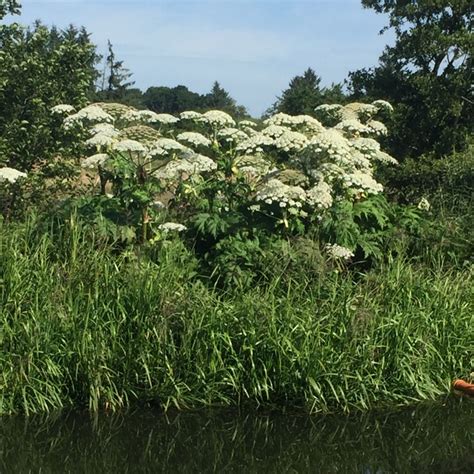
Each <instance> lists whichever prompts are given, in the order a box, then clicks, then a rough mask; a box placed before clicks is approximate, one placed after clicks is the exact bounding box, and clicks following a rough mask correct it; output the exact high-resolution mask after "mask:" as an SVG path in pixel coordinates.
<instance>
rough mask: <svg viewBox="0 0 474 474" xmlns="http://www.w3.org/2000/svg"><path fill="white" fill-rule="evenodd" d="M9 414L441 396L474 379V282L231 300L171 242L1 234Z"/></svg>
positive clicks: (376, 402)
mask: <svg viewBox="0 0 474 474" xmlns="http://www.w3.org/2000/svg"><path fill="white" fill-rule="evenodd" d="M0 231H1V235H2V238H1V240H0V259H1V260H0V282H1V291H0V305H1V307H2V311H1V312H0V331H1V332H0V337H1V345H0V362H1V364H0V387H1V392H0V413H1V412H3V413H6V412H11V411H24V412H35V411H42V410H48V409H53V408H58V407H63V406H66V407H67V406H72V405H74V406H79V407H87V406H88V407H90V408H91V409H93V410H95V409H98V408H101V407H102V408H103V407H108V408H115V409H120V408H121V407H123V406H127V405H128V404H133V403H138V402H143V403H146V402H148V401H154V402H157V403H159V404H160V405H161V406H178V407H180V408H189V407H202V406H216V405H221V406H231V405H236V404H239V403H240V404H245V403H249V402H250V403H251V404H253V405H255V404H260V405H265V406H270V407H271V406H299V407H304V409H305V410H313V412H316V411H326V412H328V411H337V410H339V411H342V410H344V411H354V410H357V409H368V408H373V407H376V406H381V405H401V404H407V403H413V402H415V401H417V400H426V399H434V398H437V397H439V396H442V395H443V394H446V393H447V392H448V391H449V387H450V382H451V380H452V378H454V377H456V376H462V375H464V374H466V373H469V372H470V371H471V370H472V365H471V364H472V353H471V352H470V351H469V348H470V347H471V345H472V340H473V327H474V326H473V324H472V315H473V314H474V298H473V288H474V286H473V285H472V272H470V271H469V269H466V270H463V271H461V270H460V271H457V272H455V271H452V270H446V269H443V268H442V267H440V266H436V265H435V264H434V263H433V265H432V266H431V267H425V266H422V265H421V264H420V265H416V264H414V263H407V262H406V261H404V260H403V259H401V258H400V259H397V260H395V261H394V262H393V263H391V264H390V265H386V266H382V267H381V268H378V269H376V270H373V271H370V272H369V273H367V274H366V275H360V276H359V278H358V281H357V283H355V282H354V281H353V279H352V278H351V277H350V276H348V275H345V274H328V275H326V276H324V277H320V278H319V279H317V277H314V278H313V279H312V280H311V279H308V278H306V277H305V274H304V272H301V273H298V274H295V275H293V276H291V275H289V276H288V275H287V276H286V280H285V282H284V283H282V281H281V280H279V279H278V278H275V279H274V280H272V281H270V282H269V284H268V286H267V287H256V288H252V289H250V290H249V291H247V292H234V293H232V294H228V293H223V292H219V291H217V290H214V289H212V288H209V287H207V286H205V285H204V284H203V283H202V282H200V281H198V280H197V279H196V278H195V277H193V272H194V271H195V268H196V267H195V265H194V262H193V257H192V255H190V253H189V252H188V251H186V250H185V249H184V248H183V246H182V245H181V244H180V243H179V242H171V243H170V245H169V246H167V247H166V248H165V249H162V250H161V251H158V250H157V251H154V255H151V257H150V258H148V259H140V258H139V257H137V256H135V255H130V254H127V255H120V256H119V255H117V254H114V253H113V252H112V251H110V250H108V249H105V248H100V244H99V243H96V244H92V243H91V241H90V239H89V238H88V236H87V235H86V234H85V232H83V231H81V229H80V226H79V225H78V224H77V223H72V224H71V226H70V227H69V228H62V229H60V230H57V232H58V234H59V235H53V232H51V233H45V232H43V233H39V234H38V233H37V228H36V227H35V226H33V225H27V226H25V227H24V228H22V227H14V226H12V227H8V228H7V227H6V226H4V227H3V229H0Z"/></svg>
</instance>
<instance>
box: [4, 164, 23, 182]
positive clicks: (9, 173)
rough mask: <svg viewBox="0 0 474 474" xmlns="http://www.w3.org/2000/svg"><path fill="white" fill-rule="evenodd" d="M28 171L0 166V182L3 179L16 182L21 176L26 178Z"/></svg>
mask: <svg viewBox="0 0 474 474" xmlns="http://www.w3.org/2000/svg"><path fill="white" fill-rule="evenodd" d="M26 176H27V175H26V173H23V172H22V171H18V170H16V169H14V168H8V167H4V168H0V182H2V181H8V182H9V183H12V184H13V183H15V182H16V181H18V180H19V179H20V178H26Z"/></svg>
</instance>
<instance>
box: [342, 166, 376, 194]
mask: <svg viewBox="0 0 474 474" xmlns="http://www.w3.org/2000/svg"><path fill="white" fill-rule="evenodd" d="M343 185H344V187H346V188H347V189H352V190H354V191H356V192H357V193H367V194H379V193H381V192H382V191H383V186H382V185H381V184H380V183H378V182H377V181H376V180H375V179H374V178H373V177H372V176H371V175H370V174H369V173H367V172H365V171H361V170H356V171H354V172H352V173H347V174H345V175H344V176H343Z"/></svg>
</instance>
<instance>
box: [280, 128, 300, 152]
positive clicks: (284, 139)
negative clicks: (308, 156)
mask: <svg viewBox="0 0 474 474" xmlns="http://www.w3.org/2000/svg"><path fill="white" fill-rule="evenodd" d="M307 143H308V139H307V138H306V135H303V134H302V133H300V132H293V131H292V130H286V131H285V132H284V133H283V134H282V135H280V136H279V137H277V138H275V141H274V145H275V147H276V148H277V149H278V150H281V151H285V152H287V153H296V152H299V151H300V150H302V149H303V148H304V147H305V146H306V144H307Z"/></svg>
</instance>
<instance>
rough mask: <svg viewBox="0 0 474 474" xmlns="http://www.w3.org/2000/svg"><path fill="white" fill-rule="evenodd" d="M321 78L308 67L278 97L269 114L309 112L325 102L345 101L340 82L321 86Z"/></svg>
mask: <svg viewBox="0 0 474 474" xmlns="http://www.w3.org/2000/svg"><path fill="white" fill-rule="evenodd" d="M320 84H321V78H320V77H319V76H318V75H317V74H316V73H315V72H314V70H313V69H311V68H308V69H307V70H306V71H305V72H304V73H303V75H302V76H295V77H294V78H293V79H291V81H290V84H289V86H288V89H286V90H284V91H283V93H282V96H281V97H279V98H278V99H277V101H276V102H275V103H274V104H273V106H272V107H271V108H270V109H269V110H268V112H267V113H268V114H271V113H275V112H283V113H286V114H290V115H299V114H309V115H311V114H312V113H313V111H314V109H315V108H316V107H317V106H318V105H321V104H324V103H341V102H344V93H343V92H342V86H341V85H340V84H332V85H331V86H330V87H329V88H321V87H320Z"/></svg>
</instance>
